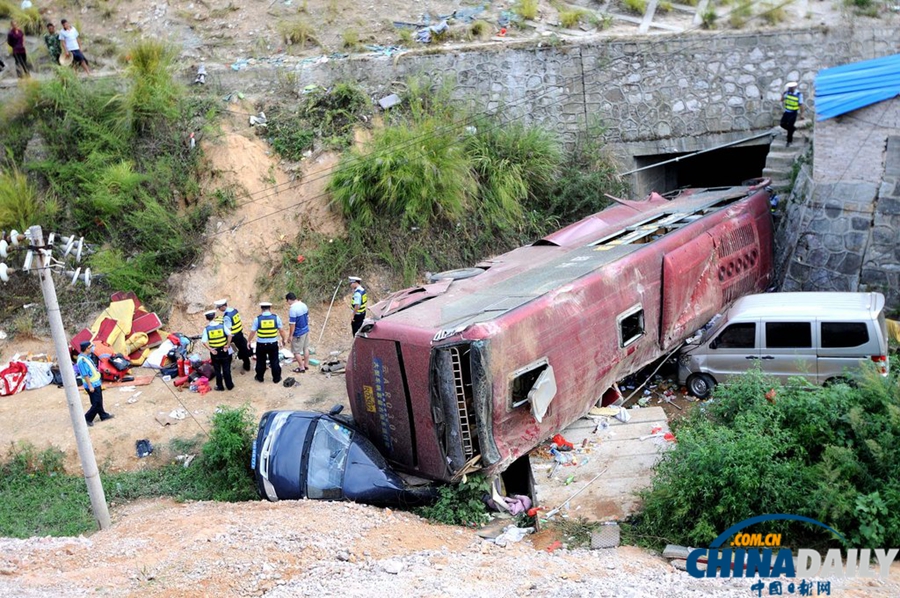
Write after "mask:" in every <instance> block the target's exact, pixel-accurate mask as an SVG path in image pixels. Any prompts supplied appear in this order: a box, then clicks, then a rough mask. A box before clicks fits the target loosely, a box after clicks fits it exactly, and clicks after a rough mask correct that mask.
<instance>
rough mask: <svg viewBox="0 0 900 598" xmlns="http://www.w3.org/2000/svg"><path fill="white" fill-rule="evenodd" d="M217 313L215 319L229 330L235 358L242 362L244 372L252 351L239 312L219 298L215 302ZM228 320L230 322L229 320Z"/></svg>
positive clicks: (248, 365)
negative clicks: (235, 351)
mask: <svg viewBox="0 0 900 598" xmlns="http://www.w3.org/2000/svg"><path fill="white" fill-rule="evenodd" d="M215 305H216V309H217V310H218V312H219V313H217V314H216V321H218V322H222V323H223V324H225V328H229V329H230V330H231V342H233V343H234V346H235V348H236V349H237V358H238V359H240V360H241V361H242V362H243V367H244V371H245V372H249V371H250V356H251V355H253V352H252V351H250V347H249V346H248V345H247V337H245V336H244V323H243V322H242V321H241V314H240V313H239V312H238V310H237V309H235V308H233V307H228V300H227V299H219V300H218V301H216V303H215ZM229 320H230V322H229Z"/></svg>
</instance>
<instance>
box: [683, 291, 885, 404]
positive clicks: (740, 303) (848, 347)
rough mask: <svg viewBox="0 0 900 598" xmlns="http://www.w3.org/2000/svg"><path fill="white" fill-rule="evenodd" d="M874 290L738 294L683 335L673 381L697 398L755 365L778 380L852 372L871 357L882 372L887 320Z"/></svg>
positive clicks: (828, 378)
mask: <svg viewBox="0 0 900 598" xmlns="http://www.w3.org/2000/svg"><path fill="white" fill-rule="evenodd" d="M883 310H884V295H882V294H881V293H766V294H761V295H748V296H746V297H743V298H741V299H738V300H737V301H736V302H735V303H734V305H733V306H732V307H731V308H730V309H729V310H728V311H727V312H725V314H724V316H723V317H720V318H719V319H718V320H715V319H714V320H713V322H712V325H708V329H706V330H705V331H703V332H702V333H700V334H698V335H695V336H694V337H692V338H691V339H688V342H687V344H686V345H685V347H684V348H682V350H681V352H680V354H679V356H678V381H679V383H681V384H685V385H686V386H687V389H688V392H690V393H691V394H692V395H694V396H695V397H699V398H701V399H705V398H706V397H708V396H709V395H710V393H711V392H712V389H713V387H714V386H715V385H716V384H718V383H723V382H727V381H728V380H729V379H730V378H731V377H733V376H737V375H740V374H742V373H744V372H746V371H747V370H748V369H750V368H751V367H753V366H755V365H757V364H758V365H759V367H760V368H761V369H762V371H763V372H764V373H765V374H768V375H770V376H774V377H775V378H778V379H779V380H780V381H781V382H782V383H786V382H787V380H788V378H791V377H795V376H800V377H803V378H805V379H806V380H808V381H809V382H811V383H813V384H826V383H830V382H834V381H837V380H843V379H847V378H850V377H852V375H853V372H854V370H858V368H859V366H860V363H861V362H864V361H872V362H874V363H875V365H876V367H877V368H878V369H879V371H880V373H881V374H882V375H884V376H887V374H888V357H887V355H888V344H887V338H888V336H887V323H886V321H885V315H884V311H883Z"/></svg>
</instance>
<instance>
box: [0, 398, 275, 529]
mask: <svg viewBox="0 0 900 598" xmlns="http://www.w3.org/2000/svg"><path fill="white" fill-rule="evenodd" d="M252 419H253V415H252V414H251V413H250V411H249V408H248V407H246V406H245V407H240V408H237V409H231V408H227V407H220V408H219V410H218V412H217V413H216V415H215V416H214V417H213V427H212V430H211V432H210V436H209V439H208V440H207V441H206V442H205V443H204V444H203V446H202V448H200V449H199V452H200V455H199V456H198V457H197V458H196V459H195V460H194V462H193V463H192V464H191V466H190V467H188V468H185V467H184V466H183V465H182V464H181V462H178V461H171V462H167V463H165V464H164V465H162V466H161V467H157V468H152V469H145V470H142V471H133V472H122V473H115V474H101V478H102V480H103V487H104V492H105V494H106V498H107V502H108V503H109V505H110V506H115V505H120V504H122V503H124V502H128V501H133V500H137V499H141V498H157V497H163V496H168V497H173V498H175V499H177V500H224V501H240V500H253V499H255V498H256V496H257V495H256V489H255V485H254V481H253V476H252V472H251V471H250V469H249V464H250V454H251V444H250V442H251V440H252V438H253V434H254V433H255V426H254V424H255V422H254V421H252ZM169 449H170V451H171V452H172V453H173V454H183V453H197V452H198V448H197V446H196V443H194V442H191V441H187V442H186V441H183V440H182V441H178V440H173V441H172V444H171V446H170V447H169ZM155 455H156V454H154V455H153V456H151V457H148V459H153V458H154V457H155ZM63 459H64V454H63V453H62V451H60V450H59V449H56V448H49V449H46V450H43V451H37V450H36V449H35V448H34V447H33V446H31V445H28V444H19V445H14V446H11V447H10V449H9V452H8V454H7V457H6V462H5V463H3V464H2V465H0V494H2V495H3V496H4V500H3V501H2V503H0V536H4V537H12V538H26V537H30V536H45V535H50V536H77V535H79V534H83V533H86V532H91V531H94V530H96V523H95V522H94V519H93V516H92V514H91V509H90V500H89V498H88V493H87V486H86V485H85V481H84V478H83V477H82V476H77V475H66V474H65V473H64V472H63V467H62V464H63Z"/></svg>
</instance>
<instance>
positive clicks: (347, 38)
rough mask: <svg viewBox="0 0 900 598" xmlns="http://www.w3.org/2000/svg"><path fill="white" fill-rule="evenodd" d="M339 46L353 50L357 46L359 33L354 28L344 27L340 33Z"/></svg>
mask: <svg viewBox="0 0 900 598" xmlns="http://www.w3.org/2000/svg"><path fill="white" fill-rule="evenodd" d="M341 47H343V48H344V49H346V50H355V49H356V48H358V47H359V33H358V32H357V31H356V29H346V30H344V32H343V33H341Z"/></svg>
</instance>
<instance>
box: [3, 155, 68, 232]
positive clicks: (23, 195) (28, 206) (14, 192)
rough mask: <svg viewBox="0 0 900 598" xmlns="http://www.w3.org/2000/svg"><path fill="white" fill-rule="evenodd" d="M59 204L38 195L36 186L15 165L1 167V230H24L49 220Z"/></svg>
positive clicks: (54, 214) (57, 209)
mask: <svg viewBox="0 0 900 598" xmlns="http://www.w3.org/2000/svg"><path fill="white" fill-rule="evenodd" d="M58 211H59V205H58V204H57V203H56V202H55V201H52V200H47V199H44V198H41V196H40V194H39V193H38V190H37V188H36V187H35V186H34V184H32V183H31V182H30V181H29V180H28V177H27V176H25V174H24V173H23V172H22V171H20V170H19V169H18V168H17V167H16V166H12V168H10V169H9V170H3V169H0V229H7V230H8V229H11V228H15V229H18V230H26V229H27V228H28V227H29V226H32V225H34V224H41V225H45V226H46V225H48V224H50V223H51V222H52V220H53V218H54V217H55V216H56V213H57V212H58Z"/></svg>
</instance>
